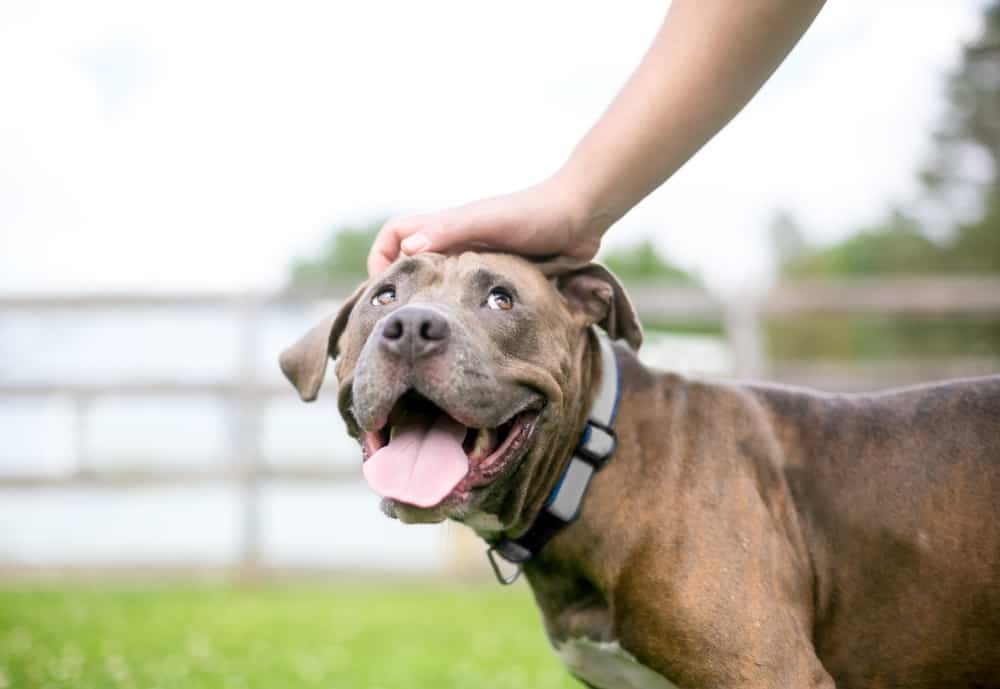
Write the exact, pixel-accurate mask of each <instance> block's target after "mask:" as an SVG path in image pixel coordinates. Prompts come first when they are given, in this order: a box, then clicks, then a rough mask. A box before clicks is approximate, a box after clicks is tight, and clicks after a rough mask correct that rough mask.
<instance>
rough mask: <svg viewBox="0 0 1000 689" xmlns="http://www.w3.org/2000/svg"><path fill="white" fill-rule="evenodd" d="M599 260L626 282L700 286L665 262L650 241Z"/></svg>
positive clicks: (612, 253)
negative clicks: (655, 282)
mask: <svg viewBox="0 0 1000 689" xmlns="http://www.w3.org/2000/svg"><path fill="white" fill-rule="evenodd" d="M599 260H600V261H601V262H602V263H603V264H604V265H606V266H607V267H608V268H609V269H610V270H611V271H612V272H613V273H614V274H615V275H617V276H618V277H619V278H621V279H622V280H624V281H626V282H629V281H640V280H657V281H660V282H673V283H679V284H686V285H695V284H698V281H697V280H696V279H695V278H694V277H693V276H692V275H691V274H690V273H688V272H686V271H684V270H681V269H680V268H678V267H677V266H674V265H673V264H671V263H669V262H668V261H665V260H664V259H663V258H662V257H661V256H660V254H659V253H657V251H656V248H655V247H654V246H653V243H652V242H651V241H650V240H648V239H644V240H642V241H641V242H639V243H638V244H634V245H632V246H629V247H623V248H620V249H610V250H608V251H605V252H603V253H602V254H601V256H600V257H599Z"/></svg>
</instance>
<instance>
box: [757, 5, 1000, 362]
mask: <svg viewBox="0 0 1000 689" xmlns="http://www.w3.org/2000/svg"><path fill="white" fill-rule="evenodd" d="M947 95H948V109H947V111H946V113H945V117H944V119H943V121H942V123H941V125H940V127H939V130H938V132H937V133H936V134H935V153H934V156H933V157H932V159H931V161H930V163H929V165H928V166H927V168H926V169H925V170H923V171H922V172H921V173H920V177H921V179H922V181H923V182H924V185H925V188H926V189H927V192H928V196H929V197H930V198H931V199H932V200H934V201H936V202H938V203H939V204H941V205H942V206H943V207H944V208H945V209H946V210H948V209H952V208H956V207H957V206H958V205H959V204H960V203H961V202H962V200H963V199H965V200H966V201H967V200H968V199H969V198H970V197H971V198H974V199H977V200H978V202H979V204H980V205H979V217H978V218H977V219H976V220H974V221H972V222H963V223H959V222H955V223H954V227H953V229H952V231H951V233H950V235H949V236H947V237H946V238H944V239H943V240H941V241H934V240H932V239H931V238H930V237H929V236H928V234H927V233H926V232H925V230H924V228H923V227H921V225H920V223H919V222H918V221H917V220H916V219H914V218H913V217H910V216H908V215H907V214H906V213H904V212H901V211H899V210H894V211H892V212H890V213H889V214H888V216H887V218H886V219H885V220H884V221H883V222H881V223H879V224H878V225H877V226H874V227H868V228H863V229H861V230H859V231H858V232H856V233H855V234H853V235H852V236H850V237H848V238H847V239H845V240H844V241H842V242H840V243H838V244H835V245H833V246H830V247H826V248H816V247H810V246H808V244H804V243H803V244H804V246H800V245H794V243H795V241H797V239H799V238H801V236H802V233H801V232H800V230H799V228H798V227H797V226H794V225H793V224H792V223H793V221H790V220H789V219H788V218H787V217H782V216H781V215H779V217H778V218H777V219H776V220H775V223H774V228H772V241H773V242H774V245H775V253H776V254H777V256H778V262H779V271H780V273H781V274H782V275H783V276H784V277H787V278H807V277H836V276H841V277H852V276H877V275H899V274H903V273H925V274H926V273H961V272H965V273H1000V0H992V1H991V2H990V3H989V4H988V5H987V6H986V7H985V8H984V11H983V25H982V29H981V31H980V33H979V35H978V36H977V38H976V39H975V40H973V41H972V42H971V43H970V44H969V45H967V46H966V47H965V49H964V51H963V55H962V62H961V64H960V65H959V68H958V69H957V70H956V72H955V73H954V74H953V75H952V76H951V77H949V79H948V82H947ZM984 159H985V161H986V163H987V164H986V165H983V160H984ZM790 237H791V239H789V238H790ZM790 243H791V244H792V245H794V246H793V247H792V248H791V249H790V248H789V244H790ZM768 348H769V351H770V353H771V355H772V356H774V357H776V358H811V357H817V356H818V357H834V358H843V357H862V358H863V357H897V356H914V357H924V356H956V355H964V356H993V357H995V356H1000V318H971V317H968V318H950V319H934V320H930V319H912V318H880V317H871V316H869V317H823V318H799V319H784V320H782V321H776V322H772V323H770V324H769V325H768Z"/></svg>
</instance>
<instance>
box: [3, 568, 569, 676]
mask: <svg viewBox="0 0 1000 689" xmlns="http://www.w3.org/2000/svg"><path fill="white" fill-rule="evenodd" d="M49 687H51V688H53V689H55V688H60V689H61V688H66V689H98V688H99V689H106V688H118V687H122V688H126V687H128V688H132V687H134V688H136V689H154V688H156V689H171V688H174V687H176V688H178V689H181V688H183V689H257V688H259V689H296V688H298V687H337V688H340V687H343V688H344V689H376V688H380V689H409V688H413V689H418V688H419V689H425V688H426V689H449V688H451V687H454V688H455V689H459V688H461V689H523V688H524V687H539V688H552V689H571V688H575V689H579V687H580V685H579V684H577V683H576V682H575V681H574V680H572V679H571V678H570V677H569V676H568V675H567V674H566V672H565V671H564V670H563V668H562V666H561V665H559V663H558V661H557V660H556V659H555V657H554V656H553V654H552V652H551V650H550V649H549V646H548V643H547V642H546V640H545V638H544V634H543V632H542V627H541V621H540V619H539V616H538V613H537V612H536V610H535V608H534V605H533V603H532V602H531V599H530V594H529V593H528V591H527V589H526V588H525V587H523V586H518V587H515V588H513V589H502V588H499V587H497V586H489V587H487V586H482V587H470V588H462V589H448V588H444V587H436V588H435V587H428V586H421V587H415V586H389V585H384V586H339V587H329V588H320V587H302V586H293V587H286V588H281V587H277V586H266V587H260V588H245V589H234V588H224V587H214V588H213V587H177V586H174V587H161V588H153V589H143V590H140V589H128V588H123V587H99V588H95V587H84V586H76V587H62V588H58V589H52V588H49V589H37V590H36V589H32V590H28V589H7V590H0V689H8V688H9V689H35V688H38V689H42V688H49Z"/></svg>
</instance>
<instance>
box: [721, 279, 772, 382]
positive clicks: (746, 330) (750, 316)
mask: <svg viewBox="0 0 1000 689" xmlns="http://www.w3.org/2000/svg"><path fill="white" fill-rule="evenodd" d="M761 318H762V312H761V308H760V299H759V298H758V297H757V296H756V295H750V296H744V297H740V298H734V297H730V298H729V299H727V300H726V302H725V304H724V306H723V329H724V330H725V333H726V338H727V339H728V340H729V346H730V347H732V348H733V375H735V376H736V377H737V378H742V379H754V380H759V379H761V378H765V377H767V359H766V357H765V354H764V344H763V336H762V334H761V333H762V327H761Z"/></svg>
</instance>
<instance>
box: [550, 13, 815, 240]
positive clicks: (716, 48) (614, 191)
mask: <svg viewBox="0 0 1000 689" xmlns="http://www.w3.org/2000/svg"><path fill="white" fill-rule="evenodd" d="M822 4H823V3H822V0H674V1H673V3H672V4H671V6H670V10H669V12H668V13H667V16H666V19H665V20H664V23H663V25H662V26H661V27H660V30H659V31H658V32H657V35H656V38H655V39H654V41H653V44H652V46H650V49H649V51H648V52H647V53H646V55H645V57H644V58H643V60H642V62H641V63H640V64H639V66H638V67H637V68H636V70H635V72H634V73H633V74H632V76H631V78H630V79H629V81H628V82H627V83H626V84H625V86H624V87H623V88H622V90H621V92H620V93H619V94H618V96H617V97H616V98H615V99H614V101H613V102H612V103H611V105H610V106H609V107H608V109H607V110H606V111H605V113H604V114H603V115H602V116H601V118H600V119H599V120H598V122H597V123H596V124H595V125H594V127H593V128H592V129H591V130H590V132H589V133H588V134H587V135H586V136H585V137H584V138H583V139H582V140H581V142H580V143H579V144H578V145H577V147H576V149H575V150H574V151H573V153H572V155H571V156H570V158H569V160H568V161H567V163H566V164H565V165H564V166H563V168H562V169H561V170H560V171H559V172H558V173H556V175H555V178H554V180H553V181H554V183H556V184H557V185H558V186H559V187H560V188H562V189H565V190H567V193H570V194H573V195H574V196H576V197H577V199H578V203H579V205H580V206H581V213H582V214H583V215H584V216H585V217H586V225H587V233H588V234H596V235H597V236H599V235H600V234H603V232H604V231H605V230H606V229H607V228H608V227H610V226H611V224H612V223H614V222H615V221H616V220H618V219H619V218H620V217H621V216H622V215H624V214H625V213H626V212H628V210H629V209H630V208H632V206H634V205H635V204H636V203H638V202H639V201H640V200H642V199H643V198H644V197H645V196H646V195H647V194H649V193H650V192H651V191H652V190H653V189H655V188H656V187H658V186H659V185H660V184H662V183H663V182H664V181H665V180H666V179H667V178H668V177H670V176H671V175H672V174H673V173H674V172H676V171H677V169H678V168H680V167H681V166H682V165H683V164H684V163H685V162H686V161H687V160H688V159H689V158H690V157H691V156H692V155H694V153H695V152H696V151H697V150H698V149H699V148H701V147H702V146H703V145H704V144H705V143H706V142H707V141H708V140H709V139H711V138H712V136H714V135H715V133H716V132H718V131H719V130H720V129H721V128H722V127H723V126H724V125H725V124H726V123H727V122H728V121H729V120H730V119H731V118H732V117H733V116H734V115H735V114H736V113H737V112H739V111H740V109H741V108H743V106H744V105H746V103H747V102H748V101H749V100H750V98H751V97H752V96H753V95H754V94H755V93H756V92H757V90H758V89H759V88H760V87H761V85H762V84H763V83H764V82H765V81H766V80H767V78H768V77H769V76H770V75H771V74H772V73H773V72H774V70H775V68H776V67H777V66H778V65H779V64H780V63H781V61H782V60H783V59H784V57H785V56H786V55H787V54H788V52H789V51H790V50H791V49H792V47H793V46H794V45H795V43H796V42H797V41H798V39H799V38H800V37H801V36H802V34H803V33H804V32H805V30H806V28H808V26H809V24H810V23H811V22H812V20H813V19H814V18H815V16H816V14H817V13H818V12H819V10H820V8H821V7H822Z"/></svg>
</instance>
